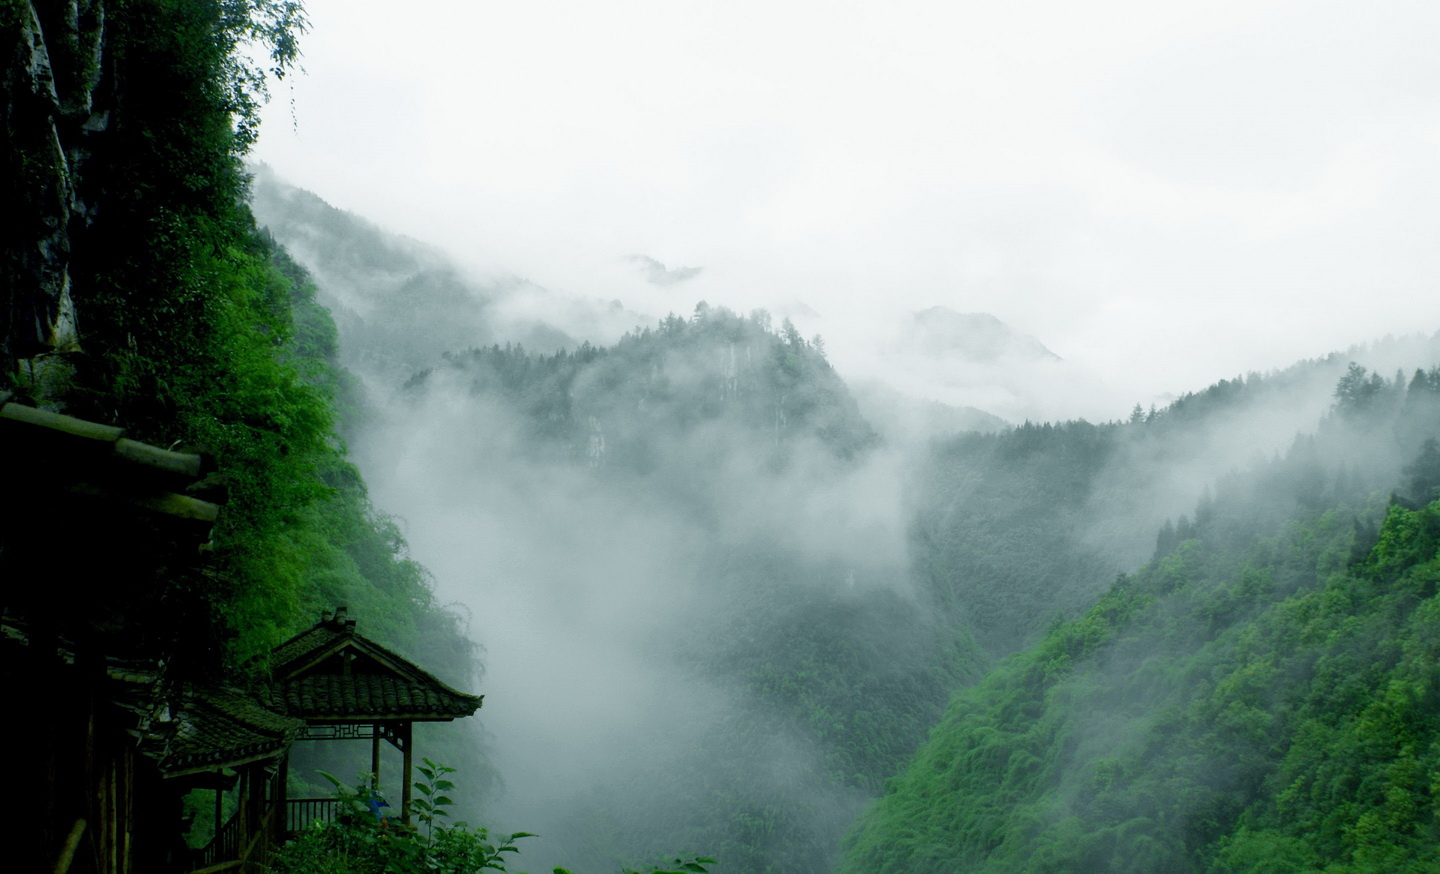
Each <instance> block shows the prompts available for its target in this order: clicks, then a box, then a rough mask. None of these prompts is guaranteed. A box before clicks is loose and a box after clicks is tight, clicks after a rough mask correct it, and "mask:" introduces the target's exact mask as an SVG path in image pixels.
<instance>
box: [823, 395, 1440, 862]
mask: <svg viewBox="0 0 1440 874" xmlns="http://www.w3.org/2000/svg"><path fill="white" fill-rule="evenodd" d="M1336 397H1337V402H1336V406H1335V411H1334V415H1333V416H1332V417H1331V418H1330V419H1328V420H1327V422H1326V424H1325V426H1324V427H1322V428H1321V430H1320V431H1319V433H1318V434H1317V435H1316V437H1315V438H1314V439H1306V440H1301V441H1297V442H1296V444H1295V445H1294V446H1293V448H1292V449H1291V450H1290V451H1289V452H1288V453H1287V454H1286V456H1285V457H1284V459H1283V460H1279V459H1277V460H1274V461H1269V462H1265V463H1263V464H1260V465H1259V466H1258V467H1256V468H1254V469H1253V470H1251V471H1249V472H1248V473H1247V475H1245V476H1236V477H1233V478H1231V479H1230V480H1228V481H1227V482H1226V483H1225V484H1224V485H1223V487H1222V488H1221V489H1220V490H1219V491H1218V492H1217V493H1216V494H1215V495H1214V496H1213V497H1211V498H1208V499H1207V500H1205V501H1204V502H1202V504H1201V505H1200V506H1199V508H1198V509H1197V511H1196V513H1195V516H1194V519H1193V521H1191V520H1188V519H1186V520H1182V522H1181V524H1180V525H1179V526H1178V527H1176V528H1167V530H1165V531H1163V532H1162V535H1161V538H1160V542H1159V546H1158V549H1157V552H1156V557H1155V559H1154V560H1153V561H1152V562H1151V563H1150V564H1148V565H1146V566H1145V567H1144V568H1142V569H1141V570H1140V571H1138V572H1137V573H1135V574H1133V575H1129V576H1122V577H1120V578H1119V579H1118V580H1117V581H1116V582H1115V583H1114V585H1113V586H1112V587H1111V588H1110V590H1109V591H1108V592H1107V593H1106V594H1105V596H1104V597H1103V598H1101V600H1100V601H1099V603H1098V604H1097V605H1096V606H1095V607H1094V608H1093V609H1091V610H1090V611H1088V612H1087V613H1086V614H1085V615H1084V616H1083V617H1082V618H1081V619H1079V620H1077V621H1075V622H1072V623H1068V624H1064V625H1060V626H1059V627H1057V628H1055V629H1054V630H1053V631H1052V632H1051V633H1050V634H1049V635H1047V636H1046V637H1045V638H1044V640H1042V641H1041V642H1040V644H1039V645H1038V646H1036V647H1035V648H1034V649H1031V650H1028V651H1026V652H1023V653H1021V654H1019V655H1017V656H1015V657H1013V658H1011V659H1009V660H1008V661H1006V662H1005V663H1004V664H1003V665H1001V666H1000V667H999V668H998V669H997V670H995V671H994V672H993V673H992V674H990V675H989V676H988V677H987V678H986V679H985V680H984V681H982V682H981V683H980V684H978V685H977V686H976V687H975V688H973V689H971V690H968V691H966V692H964V693H962V694H961V695H960V696H958V697H957V698H956V700H955V701H953V702H952V703H951V705H950V707H949V709H948V711H947V714H946V717H945V719H944V720H943V721H942V723H941V724H940V725H939V726H938V727H937V728H936V729H935V731H934V732H933V733H932V735H931V738H930V740H929V741H928V742H927V743H926V745H925V746H924V747H923V748H922V749H921V751H920V752H919V753H918V754H917V756H916V758H915V760H914V761H913V762H912V763H911V765H910V767H909V768H908V769H907V770H906V771H905V773H904V774H903V775H902V776H901V777H900V778H898V779H897V780H896V781H894V782H893V783H892V784H890V786H889V788H888V790H887V794H886V796H885V798H884V799H882V800H881V801H880V802H878V803H877V804H876V805H875V807H874V808H872V809H871V811H870V812H869V813H867V815H866V816H865V818H864V819H863V820H862V822H861V824H860V825H859V826H858V827H857V829H856V830H855V832H854V833H853V834H852V835H851V837H850V839H849V842H848V847H847V858H846V862H845V864H844V865H843V866H842V867H841V870H842V871H855V872H860V871H865V872H886V871H895V872H900V871H904V872H932V871H933V872H942V871H943V872H956V871H1007V872H1010V871H1055V870H1087V871H1136V872H1140V871H1157V870H1165V871H1176V872H1188V871H1196V872H1200V871H1217V872H1218V871H1237V872H1238V871H1258V870H1273V871H1309V870H1316V871H1318V870H1321V869H1324V870H1347V871H1421V870H1430V869H1431V868H1432V867H1433V866H1434V864H1435V860H1436V858H1437V856H1436V853H1437V849H1436V848H1437V846H1440V843H1437V837H1440V835H1437V833H1436V832H1435V827H1434V822H1435V805H1436V801H1435V799H1434V796H1433V793H1432V787H1431V786H1430V783H1429V778H1428V776H1424V775H1428V774H1429V773H1431V772H1432V771H1433V768H1434V767H1435V765H1436V764H1437V763H1440V729H1437V726H1436V724H1435V723H1434V721H1433V720H1432V719H1429V718H1428V716H1426V714H1428V713H1429V712H1430V711H1431V710H1433V701H1434V700H1436V696H1437V695H1440V674H1437V673H1436V671H1435V667H1434V666H1435V664H1436V656H1437V655H1440V652H1437V650H1436V640H1435V636H1434V634H1433V633H1432V631H1431V629H1432V626H1433V623H1434V616H1435V612H1436V610H1437V609H1440V607H1437V601H1436V585H1437V580H1440V575H1437V574H1440V571H1437V567H1440V562H1437V553H1436V550H1437V547H1440V504H1429V505H1428V506H1426V505H1424V504H1423V502H1425V501H1428V500H1431V499H1433V498H1434V497H1436V496H1437V495H1440V492H1437V487H1440V467H1437V460H1440V449H1437V448H1436V447H1437V444H1436V442H1435V440H1434V439H1433V436H1427V435H1436V434H1440V369H1431V370H1429V371H1421V372H1418V373H1417V374H1416V375H1415V376H1414V377H1413V378H1411V379H1410V380H1409V381H1408V385H1407V384H1406V381H1405V380H1403V379H1401V380H1396V381H1394V382H1390V381H1386V380H1383V379H1380V378H1377V377H1375V376H1373V375H1371V374H1368V373H1366V372H1365V371H1364V370H1363V369H1361V368H1356V367H1352V368H1350V369H1349V371H1348V372H1347V374H1346V376H1345V377H1344V378H1342V380H1341V381H1340V383H1339V384H1338V387H1337V390H1336ZM1426 440H1428V442H1426ZM1417 441H1420V445H1419V446H1417V445H1416V442H1417ZM1388 442H1395V443H1398V444H1399V448H1400V449H1401V450H1402V451H1404V452H1406V453H1413V454H1412V457H1413V459H1414V460H1413V461H1412V462H1411V463H1410V464H1409V465H1408V466H1406V467H1405V468H1404V471H1403V472H1402V471H1399V470H1395V469H1394V468H1393V467H1388V465H1387V466H1386V467H1387V468H1388V469H1384V470H1383V473H1382V468H1381V467H1380V466H1375V465H1373V464H1372V465H1366V464H1363V463H1362V462H1366V461H1367V460H1369V459H1373V456H1374V455H1375V454H1376V453H1375V452H1373V450H1374V448H1375V447H1376V446H1377V444H1382V443H1388ZM1385 454H1388V453H1385ZM1377 475H1388V477H1389V479H1390V481H1391V482H1394V483H1395V484H1396V485H1397V486H1398V487H1400V489H1401V491H1402V494H1403V495H1404V497H1402V498H1396V499H1392V501H1391V502H1390V504H1389V505H1388V507H1387V505H1386V502H1385V499H1384V493H1383V492H1380V493H1376V492H1374V491H1372V488H1371V486H1372V483H1373V480H1372V478H1373V477H1374V476H1377ZM1417 501H1418V502H1422V503H1414V502H1417ZM1412 507H1413V508H1415V509H1410V508H1412ZM1377 525H1378V526H1379V530H1378V534H1377V533H1376V526H1377ZM1326 866H1330V867H1326Z"/></svg>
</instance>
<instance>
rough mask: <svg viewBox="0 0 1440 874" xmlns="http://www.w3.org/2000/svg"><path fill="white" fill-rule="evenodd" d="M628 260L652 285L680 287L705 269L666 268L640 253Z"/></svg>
mask: <svg viewBox="0 0 1440 874" xmlns="http://www.w3.org/2000/svg"><path fill="white" fill-rule="evenodd" d="M626 260H627V261H629V262H630V263H632V264H636V265H638V266H639V267H640V270H641V271H642V272H643V273H644V274H645V281H646V282H649V283H650V284H651V285H679V284H680V283H682V282H684V281H686V280H687V279H694V278H695V277H696V276H697V275H699V273H700V271H701V270H702V269H704V268H701V267H666V266H665V265H664V264H663V263H661V262H660V261H657V260H655V259H654V258H651V257H650V256H649V255H641V254H638V253H637V254H635V255H631V256H630V257H628V258H627V259H626Z"/></svg>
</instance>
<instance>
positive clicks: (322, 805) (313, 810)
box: [285, 798, 340, 834]
mask: <svg viewBox="0 0 1440 874" xmlns="http://www.w3.org/2000/svg"><path fill="white" fill-rule="evenodd" d="M339 812H340V803H339V802H338V801H336V800H335V799H334V798H291V799H290V800H289V801H288V802H286V804H285V830H286V831H287V832H290V833H292V834H293V833H295V832H299V831H304V830H305V829H307V828H309V827H310V825H311V824H312V823H316V822H334V821H335V817H336V816H337V815H338V814H339Z"/></svg>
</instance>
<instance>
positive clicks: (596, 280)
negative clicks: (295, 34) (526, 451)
mask: <svg viewBox="0 0 1440 874" xmlns="http://www.w3.org/2000/svg"><path fill="white" fill-rule="evenodd" d="M306 6H307V7H308V9H309V13H310V18H311V21H312V32H311V33H310V34H309V35H308V36H307V37H306V39H305V41H304V44H303V49H304V53H305V59H304V64H305V67H306V70H307V72H306V74H305V75H303V76H299V77H297V78H295V79H294V83H293V87H287V86H285V85H282V86H280V87H279V88H277V89H276V90H275V95H276V99H275V100H274V102H273V103H272V105H271V107H270V109H269V110H268V112H267V121H266V127H265V130H264V133H263V135H262V139H261V143H260V146H259V148H258V150H257V153H256V157H257V158H258V159H260V160H263V161H265V162H268V163H269V164H271V165H272V166H273V167H274V168H275V169H276V171H277V172H278V173H279V174H280V175H281V176H283V177H285V178H286V179H288V180H289V181H291V182H293V183H294V184H297V185H299V186H301V187H304V188H308V189H310V190H312V191H314V192H316V193H317V194H319V195H320V196H322V197H324V198H325V199H326V200H328V201H330V202H331V203H333V204H335V205H336V206H340V207H342V208H345V209H349V210H352V211H354V212H357V213H359V214H361V215H364V216H366V217H368V218H370V219H372V220H374V221H376V222H378V223H379V224H381V225H382V226H385V227H387V228H390V229H392V230H395V231H398V232H401V233H405V234H408V235H410V236H413V237H416V238H418V239H422V240H425V241H428V242H431V243H434V244H437V245H439V246H441V247H443V248H445V249H447V250H449V251H451V252H452V253H454V254H455V255H456V256H457V257H459V258H461V259H463V260H465V261H466V262H468V263H470V264H474V265H477V266H482V267H493V268H501V269H506V270H510V271H513V272H516V273H519V274H521V275H523V276H526V277H528V278H530V279H531V280H533V281H535V282H537V283H540V284H542V285H545V286H549V287H553V288H556V289H560V290H564V291H567V292H571V293H574V294H582V295H597V296H601V297H605V298H607V299H608V298H614V297H619V298H622V299H624V300H625V301H626V302H627V303H630V304H631V305H633V306H636V307H638V308H640V309H642V310H645V311H654V310H660V311H663V310H665V309H674V310H676V311H678V312H681V313H688V312H690V310H691V309H692V308H693V306H694V303H695V301H696V300H698V299H701V298H704V299H706V300H708V301H710V302H711V303H712V304H725V305H729V306H731V307H732V308H735V309H741V310H745V309H749V308H750V307H753V306H759V305H769V306H771V307H772V308H781V307H782V306H783V305H784V304H785V303H787V302H790V301H802V302H804V303H805V304H807V305H808V306H810V307H811V308H813V309H814V310H816V311H818V312H819V313H821V314H822V315H823V316H824V317H826V322H825V323H824V327H823V329H824V330H825V332H826V337H827V342H828V345H829V347H830V349H831V354H832V357H835V358H836V359H837V362H838V363H841V364H842V365H843V362H844V361H845V360H846V358H845V355H844V350H843V349H837V346H839V347H843V346H844V345H845V344H846V343H848V342H851V338H852V337H853V336H854V335H855V334H856V333H857V332H860V331H866V330H870V331H874V330H882V329H883V326H888V325H891V324H893V323H894V320H895V319H897V318H898V317H899V315H900V314H901V313H903V312H905V311H907V310H915V309H921V308H925V307H929V306H934V305H945V306H949V307H952V308H954V309H956V310H959V311H961V312H972V311H984V312H989V313H993V314H994V315H996V316H998V317H999V318H1001V319H1002V320H1004V321H1006V322H1007V323H1009V324H1010V325H1012V326H1013V327H1014V328H1016V329H1017V330H1020V331H1023V332H1025V333H1029V334H1032V335H1034V336H1035V337H1037V338H1038V339H1039V340H1041V342H1043V343H1045V344H1046V345H1047V346H1049V347H1050V348H1051V349H1053V350H1054V351H1056V352H1057V353H1059V354H1060V355H1061V356H1063V357H1065V358H1067V359H1068V360H1070V361H1075V362H1080V363H1083V364H1084V365H1085V366H1087V367H1090V368H1093V369H1094V370H1095V371H1097V372H1099V373H1101V374H1104V375H1105V376H1106V377H1107V378H1109V379H1111V380H1112V381H1114V382H1116V383H1117V384H1121V385H1123V386H1124V389H1123V390H1124V391H1125V392H1129V393H1131V394H1133V395H1134V396H1135V397H1136V398H1137V399H1138V398H1139V397H1141V396H1144V395H1148V394H1154V393H1160V392H1165V391H1183V390H1186V389H1196V388H1201V387H1203V386H1205V385H1207V384H1209V383H1210V382H1213V381H1214V380H1215V379H1218V378H1221V377H1225V376H1231V375H1234V374H1236V373H1240V372H1243V371H1248V370H1264V369H1268V368H1272V367H1278V366H1283V365H1286V364H1288V363H1291V362H1292V361H1294V360H1295V359H1297V358H1301V357H1310V356H1315V355H1319V354H1322V353H1325V352H1327V351H1331V350H1334V349H1338V348H1342V347H1345V346H1348V345H1350V344H1352V343H1355V342H1360V341H1364V340H1368V339H1372V338H1376V337H1379V336H1382V335H1384V334H1386V333H1390V332H1394V333H1404V332H1412V331H1423V332H1425V333H1427V334H1428V333H1432V332H1434V331H1435V330H1437V329H1440V294H1437V280H1440V51H1437V46H1440V4H1437V3H1434V2H1431V0H1417V2H1403V0H1367V2H1264V0H1244V2H1228V0H1205V2H1154V0H1145V2H1109V0H1088V2H1084V3H1077V2H1073V0H1069V2H1023V0H1010V2H1005V3H997V2H984V3H979V2H946V3H941V2H905V0H889V2H883V3H881V2H868V3H850V2H840V0H826V2H794V0H765V2H752V0H726V2H708V3H697V2H687V0H657V2H639V0H610V2H604V3H596V2H593V0H587V2H579V0H520V2H507V3H503V4H502V3H491V2H480V3H477V2H474V0H409V2H407V3H403V4H396V3H394V2H393V0H386V2H380V0H306ZM292 98H293V107H294V108H293V122H294V123H293V124H292V109H291V103H292ZM635 253H643V254H645V255H648V256H650V257H652V258H655V259H657V260H658V261H661V262H663V263H665V264H666V265H668V266H670V267H672V268H675V267H700V268H703V269H702V271H701V272H700V273H699V274H698V275H696V276H695V277H694V278H691V279H688V280H685V281H683V282H679V283H675V284H671V285H668V286H663V287H662V286H659V285H655V284H652V283H649V282H647V281H646V273H645V272H644V271H643V270H642V269H641V268H640V265H639V264H638V262H634V261H630V260H627V256H629V255H632V254H635ZM876 326H882V327H881V328H877V327H876ZM802 327H803V326H802ZM842 370H843V366H842ZM1116 412H1117V414H1123V412H1124V410H1117V411H1116Z"/></svg>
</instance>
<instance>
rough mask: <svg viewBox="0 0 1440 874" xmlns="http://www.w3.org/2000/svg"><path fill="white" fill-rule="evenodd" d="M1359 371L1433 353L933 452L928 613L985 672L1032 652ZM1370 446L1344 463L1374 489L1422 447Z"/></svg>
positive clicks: (1428, 348) (1285, 445) (921, 521)
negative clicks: (986, 660) (978, 648)
mask: <svg viewBox="0 0 1440 874" xmlns="http://www.w3.org/2000/svg"><path fill="white" fill-rule="evenodd" d="M1356 359H1359V360H1362V361H1365V362H1367V363H1369V364H1371V365H1373V366H1374V367H1375V368H1376V369H1381V370H1384V371H1385V372H1393V370H1394V369H1395V368H1397V367H1399V366H1400V362H1402V361H1404V362H1408V367H1409V369H1412V370H1413V369H1414V368H1415V367H1417V366H1419V367H1430V366H1433V364H1434V362H1436V361H1437V360H1440V342H1437V339H1436V338H1433V337H1432V338H1429V339H1425V338H1419V337H1412V338H1399V339H1395V338H1391V339H1389V340H1386V341H1382V342H1377V343H1374V344H1370V345H1367V346H1364V347H1356V348H1353V349H1351V350H1348V352H1347V353H1344V354H1339V353H1337V354H1334V355H1331V356H1327V357H1325V358H1323V359H1317V360H1314V361H1307V362H1301V363H1298V364H1296V365H1293V366H1291V367H1289V368H1286V369H1285V370H1282V371H1279V372H1276V373H1271V374H1266V375H1261V374H1250V375H1248V376H1245V377H1237V378H1235V379H1229V380H1220V381H1219V382H1217V383H1216V384H1214V385H1212V386H1210V387H1209V388H1207V389H1205V390H1203V391H1199V392H1188V393H1186V394H1184V395H1183V396H1182V397H1181V398H1179V399H1178V400H1176V401H1175V402H1174V403H1172V404H1171V405H1169V406H1168V407H1166V408H1164V409H1160V410H1156V409H1151V410H1150V411H1148V412H1146V411H1144V410H1141V409H1140V408H1139V407H1138V405H1137V407H1136V409H1135V410H1134V412H1133V413H1132V415H1131V417H1130V419H1129V420H1128V421H1126V422H1110V423H1100V424H1091V423H1088V422H1085V421H1072V422H1060V423H1028V422H1027V423H1025V424H1023V425H1021V426H1019V427H1016V428H1014V429H1012V430H1009V431H1005V432H1001V433H992V434H978V433H976V434H962V435H958V436H954V437H952V438H949V439H947V440H943V441H939V442H937V443H936V444H935V445H934V449H933V451H932V452H930V453H929V454H928V455H927V456H926V457H925V461H924V462H923V463H922V464H921V466H920V468H919V471H920V472H919V473H918V474H917V476H916V479H915V482H917V483H918V484H919V485H918V486H917V490H916V492H915V495H914V499H915V502H916V503H915V509H914V512H915V524H914V526H913V529H912V531H913V532H914V536H915V538H916V544H915V546H914V550H915V553H916V556H917V562H918V563H919V566H920V567H922V568H925V569H926V570H925V577H926V579H927V580H928V581H929V583H928V584H929V585H930V586H932V587H934V592H935V594H934V597H935V599H936V600H937V602H938V603H941V604H948V605H951V609H953V610H954V611H955V613H956V615H957V617H958V620H959V621H962V622H965V623H966V624H967V625H968V626H969V627H970V628H971V629H972V630H973V633H974V634H975V635H976V637H977V638H978V639H979V640H980V641H981V642H982V643H983V644H984V645H985V646H986V647H987V648H988V649H990V650H991V651H992V652H993V653H995V654H996V655H997V656H999V655H1005V654H1008V653H1010V652H1013V651H1014V650H1015V649H1017V648H1019V647H1022V646H1025V645H1028V644H1030V643H1031V642H1033V641H1035V640H1036V639H1037V638H1038V637H1039V636H1040V635H1043V633H1044V632H1045V631H1046V630H1047V628H1048V627H1049V626H1050V624H1051V623H1053V622H1054V621H1055V620H1056V619H1057V617H1064V618H1073V617H1075V616H1078V615H1079V614H1080V613H1082V612H1083V611H1084V610H1085V609H1086V608H1088V606H1089V605H1090V604H1091V603H1093V601H1094V599H1096V598H1098V597H1099V596H1100V595H1101V594H1103V592H1104V591H1105V590H1106V588H1107V587H1108V586H1109V584H1110V583H1111V581H1112V580H1113V579H1114V577H1115V575H1116V574H1117V573H1121V572H1128V571H1130V570H1133V569H1134V568H1136V567H1138V566H1139V565H1140V564H1141V563H1143V562H1144V561H1146V560H1147V559H1148V558H1150V556H1151V555H1152V553H1153V550H1154V543H1155V534H1156V531H1157V530H1158V529H1159V528H1160V527H1161V526H1162V524H1163V523H1165V521H1166V520H1167V519H1169V520H1174V519H1176V518H1178V517H1179V516H1181V515H1182V514H1185V513H1188V512H1190V511H1191V510H1192V509H1193V507H1194V506H1195V504H1196V502H1197V501H1200V500H1201V499H1202V497H1203V496H1204V495H1205V494H1206V492H1207V490H1213V489H1214V488H1215V487H1216V484H1217V483H1219V482H1221V481H1223V480H1225V479H1226V478H1227V477H1230V476H1233V475H1234V474H1235V472H1236V471H1238V470H1245V469H1247V468H1250V467H1252V466H1254V465H1255V464H1257V463H1259V462H1261V461H1264V460H1268V459H1270V458H1271V457H1273V456H1275V455H1277V454H1283V453H1285V452H1287V451H1289V450H1290V449H1291V447H1292V446H1293V444H1294V442H1295V439H1296V437H1297V436H1298V435H1302V434H1308V433H1313V432H1314V431H1315V430H1316V429H1318V428H1319V427H1321V425H1322V423H1323V421H1325V419H1326V417H1327V416H1330V415H1333V413H1332V412H1331V409H1332V407H1333V404H1334V392H1335V386H1336V384H1337V383H1338V382H1339V381H1340V380H1341V379H1342V378H1344V376H1345V375H1346V373H1347V372H1348V369H1349V367H1350V362H1352V361H1354V360H1356ZM1376 436H1377V435H1373V434H1372V435H1370V438H1369V443H1368V444H1367V445H1365V446H1353V447H1351V448H1350V452H1351V457H1350V458H1348V459H1346V461H1345V463H1346V464H1348V465H1351V466H1352V467H1354V469H1355V471H1356V472H1357V473H1356V475H1357V476H1359V475H1362V473H1363V477H1364V481H1365V482H1366V483H1369V484H1370V486H1371V487H1373V488H1380V487H1382V484H1384V483H1387V482H1389V481H1390V480H1391V479H1393V478H1394V477H1396V476H1398V472H1399V469H1400V466H1401V464H1402V463H1403V459H1404V457H1405V456H1406V454H1407V453H1413V452H1416V451H1418V450H1419V445H1420V444H1419V443H1417V442H1416V441H1415V439H1414V436H1413V435H1411V436H1410V437H1407V438H1406V439H1405V440H1403V441H1402V440H1400V439H1399V438H1397V437H1395V436H1393V435H1388V434H1387V435H1385V436H1384V437H1383V438H1381V439H1379V440H1376V439H1375V438H1376ZM1331 463H1333V464H1339V463H1341V462H1340V461H1339V460H1337V459H1332V460H1331Z"/></svg>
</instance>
